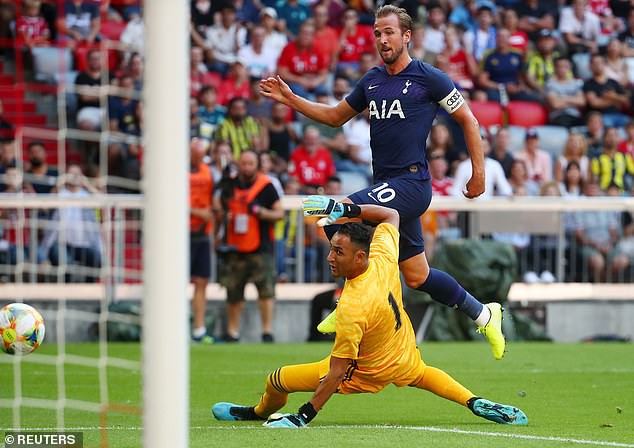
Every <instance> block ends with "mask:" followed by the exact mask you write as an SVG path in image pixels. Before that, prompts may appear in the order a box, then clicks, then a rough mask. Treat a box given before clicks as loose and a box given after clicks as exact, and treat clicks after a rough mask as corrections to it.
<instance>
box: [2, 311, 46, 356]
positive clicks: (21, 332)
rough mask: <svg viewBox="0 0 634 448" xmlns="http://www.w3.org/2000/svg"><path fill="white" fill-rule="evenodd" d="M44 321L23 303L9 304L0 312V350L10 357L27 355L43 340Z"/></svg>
mask: <svg viewBox="0 0 634 448" xmlns="http://www.w3.org/2000/svg"><path fill="white" fill-rule="evenodd" d="M44 332H45V328H44V319H42V316H41V315H40V313H38V312H37V310H36V309H35V308H33V307H32V306H29V305H27V304H25V303H10V304H9V305H7V306H5V307H4V308H2V309H1V310H0V349H2V351H4V352H6V353H8V354H10V355H28V354H29V353H31V352H32V351H34V350H35V349H36V348H38V347H39V346H40V345H41V344H42V341H43V340H44Z"/></svg>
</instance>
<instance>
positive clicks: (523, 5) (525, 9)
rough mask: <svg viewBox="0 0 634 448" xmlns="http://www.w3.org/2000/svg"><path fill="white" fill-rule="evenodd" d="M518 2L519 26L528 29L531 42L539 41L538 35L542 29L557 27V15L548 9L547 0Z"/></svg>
mask: <svg viewBox="0 0 634 448" xmlns="http://www.w3.org/2000/svg"><path fill="white" fill-rule="evenodd" d="M518 3H519V4H518V5H517V15H518V17H519V24H518V27H519V29H521V30H524V31H526V33H527V34H528V39H529V40H530V41H531V42H535V41H537V35H538V33H539V32H540V31H541V30H544V29H546V30H553V29H554V28H555V23H556V21H555V17H554V16H553V14H551V12H550V11H549V10H548V9H547V6H546V4H547V2H543V1H541V0H526V1H523V2H518Z"/></svg>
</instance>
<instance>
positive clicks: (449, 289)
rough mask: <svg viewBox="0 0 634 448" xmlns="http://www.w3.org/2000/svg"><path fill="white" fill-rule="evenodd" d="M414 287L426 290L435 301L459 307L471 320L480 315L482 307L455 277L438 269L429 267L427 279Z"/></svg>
mask: <svg viewBox="0 0 634 448" xmlns="http://www.w3.org/2000/svg"><path fill="white" fill-rule="evenodd" d="M416 289H418V290H419V291H423V292H426V293H427V294H429V295H430V296H431V298H432V299H434V300H435V301H436V302H439V303H442V304H445V305H447V306H449V307H452V308H457V309H459V310H460V311H462V312H463V313H465V314H466V315H467V316H469V317H470V318H471V319H472V320H476V319H477V318H478V316H480V313H482V309H483V307H484V305H482V304H481V303H480V302H478V300H476V298H475V297H473V296H472V295H471V294H469V293H468V292H467V291H466V290H465V289H464V288H463V287H462V286H460V284H459V283H458V282H457V281H456V279H454V278H453V277H452V276H451V275H449V274H447V273H446V272H443V271H439V270H438V269H434V268H431V269H430V270H429V276H428V277H427V280H425V282H424V283H423V284H422V285H420V286H419V287H418V288H416Z"/></svg>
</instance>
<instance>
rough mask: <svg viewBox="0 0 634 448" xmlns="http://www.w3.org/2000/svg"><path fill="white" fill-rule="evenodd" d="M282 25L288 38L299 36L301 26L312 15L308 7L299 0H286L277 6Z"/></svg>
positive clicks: (292, 38)
mask: <svg viewBox="0 0 634 448" xmlns="http://www.w3.org/2000/svg"><path fill="white" fill-rule="evenodd" d="M277 13H278V15H279V20H280V22H281V23H282V27H283V28H284V29H286V35H287V36H288V39H289V40H294V39H295V38H296V37H298V36H299V32H300V29H301V26H302V24H303V23H304V22H306V19H308V18H309V17H311V16H312V12H311V10H310V8H309V7H308V6H307V5H306V4H305V3H303V2H300V1H299V0H288V1H286V2H283V3H282V5H281V6H279V7H278V8H277Z"/></svg>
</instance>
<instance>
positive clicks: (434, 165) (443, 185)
mask: <svg viewBox="0 0 634 448" xmlns="http://www.w3.org/2000/svg"><path fill="white" fill-rule="evenodd" d="M448 172H449V164H448V163H447V159H445V157H444V154H443V153H442V151H430V152H429V174H430V175H431V191H432V195H433V196H451V195H452V192H453V179H452V178H451V177H449V176H448V175H447V174H448ZM426 213H427V212H426ZM436 228H437V230H438V235H439V237H440V238H443V239H455V238H458V237H459V236H460V230H459V229H458V228H457V214H456V212H449V211H445V210H440V211H437V212H436Z"/></svg>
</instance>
